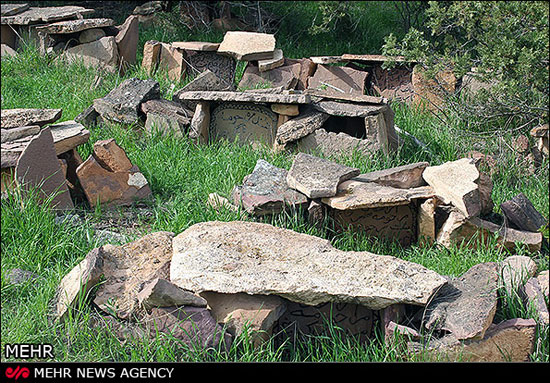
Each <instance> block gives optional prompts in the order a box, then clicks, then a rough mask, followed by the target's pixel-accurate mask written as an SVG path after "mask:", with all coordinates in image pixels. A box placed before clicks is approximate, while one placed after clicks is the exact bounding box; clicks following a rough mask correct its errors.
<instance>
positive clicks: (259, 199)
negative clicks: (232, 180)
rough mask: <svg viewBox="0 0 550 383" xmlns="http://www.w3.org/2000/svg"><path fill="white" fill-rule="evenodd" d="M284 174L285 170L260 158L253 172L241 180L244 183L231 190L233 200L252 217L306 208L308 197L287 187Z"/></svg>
mask: <svg viewBox="0 0 550 383" xmlns="http://www.w3.org/2000/svg"><path fill="white" fill-rule="evenodd" d="M287 174H288V172H287V171H286V170H285V169H281V168H278V167H275V166H273V165H271V164H270V163H268V162H267V161H264V160H262V159H259V160H258V161H257V163H256V166H255V167H254V170H253V171H252V173H251V174H249V175H247V176H246V177H245V178H244V179H243V184H242V185H241V186H236V187H235V188H234V189H233V192H232V198H233V203H234V204H235V205H237V206H242V207H243V209H244V210H245V211H246V212H247V213H248V214H251V215H253V216H262V215H271V214H278V213H281V212H282V211H283V210H285V209H294V210H296V209H299V208H304V209H305V207H306V204H307V203H308V200H307V197H306V196H305V195H303V194H302V193H299V192H297V191H295V190H292V189H290V188H289V186H288V184H287V181H286V178H287Z"/></svg>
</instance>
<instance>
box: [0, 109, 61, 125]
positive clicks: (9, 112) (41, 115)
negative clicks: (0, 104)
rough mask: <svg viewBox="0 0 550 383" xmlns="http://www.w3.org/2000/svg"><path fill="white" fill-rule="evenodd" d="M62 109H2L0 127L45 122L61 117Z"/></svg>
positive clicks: (43, 123)
mask: <svg viewBox="0 0 550 383" xmlns="http://www.w3.org/2000/svg"><path fill="white" fill-rule="evenodd" d="M62 113H63V110H62V109H36V108H34V109H20V108H17V109H2V113H1V119H2V120H1V121H2V122H1V125H2V129H12V128H19V127H21V126H30V125H38V126H44V125H46V124H49V123H52V122H54V121H57V120H59V119H60V118H61V114H62Z"/></svg>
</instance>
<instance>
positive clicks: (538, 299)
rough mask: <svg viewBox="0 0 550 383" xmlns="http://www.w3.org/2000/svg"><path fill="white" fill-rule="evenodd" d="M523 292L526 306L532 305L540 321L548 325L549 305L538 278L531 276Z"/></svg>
mask: <svg viewBox="0 0 550 383" xmlns="http://www.w3.org/2000/svg"><path fill="white" fill-rule="evenodd" d="M521 293H522V295H523V297H524V302H525V304H526V307H532V308H533V309H534V311H535V312H536V315H537V316H538V322H540V323H542V324H543V325H548V324H549V321H550V314H549V313H548V307H547V305H546V302H545V301H544V294H543V292H542V288H541V286H540V284H539V280H538V279H537V278H530V279H529V280H528V281H527V282H526V283H525V285H524V286H523V289H522V290H521Z"/></svg>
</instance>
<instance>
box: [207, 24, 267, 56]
mask: <svg viewBox="0 0 550 383" xmlns="http://www.w3.org/2000/svg"><path fill="white" fill-rule="evenodd" d="M274 50H275V36H274V35H271V34H268V33H256V32H241V31H229V32H226V33H225V36H224V37H223V41H222V43H221V44H220V46H219V47H218V53H221V54H226V55H229V56H232V57H234V58H235V59H237V60H243V61H252V60H263V59H269V58H272V57H273V51H274Z"/></svg>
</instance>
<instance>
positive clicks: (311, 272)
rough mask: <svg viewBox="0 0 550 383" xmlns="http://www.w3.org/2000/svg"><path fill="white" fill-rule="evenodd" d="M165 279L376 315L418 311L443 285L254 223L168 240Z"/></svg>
mask: <svg viewBox="0 0 550 383" xmlns="http://www.w3.org/2000/svg"><path fill="white" fill-rule="evenodd" d="M173 251H174V252H173V256H172V261H171V264H170V280H171V281H172V282H173V283H174V284H176V285H177V286H179V287H181V288H183V289H187V290H191V291H195V292H198V293H201V292H203V291H215V292H219V293H227V294H233V293H247V294H253V295H256V294H260V295H272V294H274V295H279V296H281V297H283V298H286V299H289V300H291V301H294V302H298V303H303V304H307V305H317V304H321V303H324V302H350V303H356V304H360V305H364V306H366V307H368V308H371V309H374V310H379V309H382V308H384V307H387V306H389V305H391V304H394V303H409V304H414V305H426V304H427V303H428V301H429V299H430V298H431V296H432V295H433V294H434V292H435V291H437V289H439V288H440V287H441V286H442V285H443V284H445V283H446V280H445V279H444V278H443V277H441V276H440V275H438V274H437V273H435V272H433V271H431V270H428V269H426V268H424V267H423V266H420V265H418V264H415V263H411V262H407V261H403V260H401V259H398V258H394V257H390V256H381V255H376V254H372V253H369V252H352V251H350V252H346V251H340V250H337V249H335V248H333V247H332V246H331V245H330V242H329V241H327V240H324V239H321V238H318V237H313V236H310V235H307V234H300V233H296V232H294V231H291V230H288V229H282V228H277V227H274V226H271V225H268V224H262V223H256V222H242V221H233V222H204V223H199V224H196V225H193V226H191V227H190V228H188V229H187V230H185V231H184V232H183V233H181V234H179V235H178V236H177V237H175V238H174V241H173Z"/></svg>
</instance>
